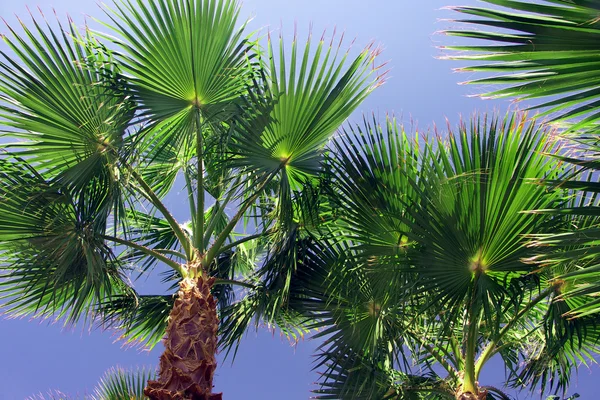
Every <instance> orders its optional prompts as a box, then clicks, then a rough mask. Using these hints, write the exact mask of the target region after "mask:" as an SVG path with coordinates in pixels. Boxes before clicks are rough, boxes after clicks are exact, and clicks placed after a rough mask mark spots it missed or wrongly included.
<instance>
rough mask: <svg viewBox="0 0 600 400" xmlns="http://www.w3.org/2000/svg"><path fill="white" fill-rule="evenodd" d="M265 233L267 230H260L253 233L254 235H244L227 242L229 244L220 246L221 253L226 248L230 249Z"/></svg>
mask: <svg viewBox="0 0 600 400" xmlns="http://www.w3.org/2000/svg"><path fill="white" fill-rule="evenodd" d="M266 233H267V231H263V232H260V233H255V234H254V235H248V236H244V237H243V238H241V239H240V240H236V241H235V242H232V243H229V244H226V245H225V246H223V247H222V248H221V253H224V252H226V251H227V250H231V249H233V248H234V247H236V246H239V245H240V244H243V243H246V242H249V241H251V240H254V239H258V238H259V237H261V236H263V235H265V234H266Z"/></svg>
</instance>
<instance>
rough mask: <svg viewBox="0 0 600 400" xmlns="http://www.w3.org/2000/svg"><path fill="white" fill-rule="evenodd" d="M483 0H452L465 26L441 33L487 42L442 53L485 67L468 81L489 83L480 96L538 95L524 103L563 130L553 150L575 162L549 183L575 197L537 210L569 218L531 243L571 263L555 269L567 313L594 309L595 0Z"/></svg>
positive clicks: (552, 260)
mask: <svg viewBox="0 0 600 400" xmlns="http://www.w3.org/2000/svg"><path fill="white" fill-rule="evenodd" d="M485 1H486V2H488V3H490V4H493V5H495V6H499V7H494V8H491V7H455V10H456V11H458V12H460V13H462V14H465V15H468V16H469V18H467V19H461V20H459V21H458V22H464V23H467V24H468V25H467V28H466V29H462V30H449V31H447V32H446V33H447V34H449V35H452V36H459V37H462V38H468V39H479V40H485V41H488V42H490V43H489V44H487V45H474V44H467V45H461V46H448V49H450V50H453V51H455V52H453V54H451V55H450V56H449V57H448V58H451V59H458V60H464V61H467V62H469V63H471V64H474V65H469V66H467V67H463V68H460V69H459V70H461V71H472V72H484V73H486V74H487V75H489V76H488V77H485V78H481V79H474V80H472V81H469V82H467V83H472V84H486V85H487V84H490V85H495V89H494V90H493V91H491V92H489V93H485V94H484V95H483V96H485V97H501V98H506V97H514V98H517V99H518V100H523V101H526V102H527V103H531V102H535V101H537V103H534V104H533V105H532V106H531V107H530V108H531V109H539V110H542V111H543V112H542V113H541V116H544V117H546V118H547V119H548V121H547V122H549V123H552V124H554V125H557V126H558V127H559V128H561V129H562V131H563V132H562V133H563V135H564V136H566V137H568V138H569V140H570V144H571V145H570V146H568V148H567V149H566V150H563V151H561V152H560V154H557V155H555V157H557V158H559V159H560V160H562V161H564V162H566V163H570V164H572V165H574V166H576V167H577V170H576V171H575V172H574V173H573V174H572V175H571V176H569V177H567V178H568V179H563V180H560V181H549V182H548V183H549V184H550V185H554V186H556V185H558V186H560V187H562V188H569V189H573V190H575V191H576V196H578V197H579V201H576V202H574V203H573V204H572V205H571V206H569V207H563V208H562V209H560V210H543V211H540V212H545V213H551V214H552V213H554V214H569V215H571V216H572V218H573V219H574V221H573V224H572V228H571V229H569V230H565V231H561V232H555V233H554V234H548V235H542V236H539V237H538V239H539V240H538V242H537V244H538V245H541V246H546V247H548V248H549V249H551V250H554V251H546V254H548V255H549V256H547V257H543V258H542V259H541V260H543V261H544V262H546V263H549V264H553V265H555V264H572V265H571V267H568V271H569V272H568V273H565V274H564V275H562V276H561V277H560V279H561V280H564V281H565V287H564V291H563V292H564V293H563V298H566V299H572V301H579V302H580V305H579V306H578V307H575V308H574V309H573V310H571V311H570V314H571V316H574V317H578V316H579V317H584V316H587V315H591V314H595V313H598V312H599V311H600V301H598V300H594V299H590V297H589V296H594V297H595V296H597V294H598V293H600V285H598V277H599V276H598V270H599V268H598V265H599V264H598V263H599V261H600V248H599V247H598V245H597V243H598V240H599V239H600V230H599V228H598V225H597V224H594V223H592V222H585V219H586V218H588V217H590V218H592V219H593V220H595V219H596V218H597V217H598V216H599V215H600V208H598V201H597V194H598V192H599V187H598V182H597V181H598V179H597V176H598V175H597V172H598V170H599V169H600V165H599V160H598V150H600V148H599V147H598V140H597V130H598V121H599V119H600V112H599V111H600V102H599V101H598V94H599V93H600V92H599V91H600V83H599V78H600V69H598V67H597V66H598V65H597V63H598V50H599V46H600V45H599V41H598V38H600V22H599V19H598V15H599V12H600V4H599V3H598V2H595V1H579V0H573V1H571V0H543V1H540V2H536V3H529V2H516V1H510V0H485ZM473 17H475V18H473ZM498 86H500V87H498ZM566 268H567V267H566ZM577 298H580V299H579V300H577Z"/></svg>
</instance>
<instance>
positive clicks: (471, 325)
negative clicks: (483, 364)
mask: <svg viewBox="0 0 600 400" xmlns="http://www.w3.org/2000/svg"><path fill="white" fill-rule="evenodd" d="M473 291H475V289H473ZM473 295H474V293H473ZM478 311H479V310H478V309H477V307H473V306H471V307H469V311H468V312H469V317H468V322H467V324H468V327H467V337H466V343H465V363H464V368H463V371H464V378H463V382H462V391H463V392H467V393H468V392H470V393H473V394H476V393H478V388H477V376H476V366H475V355H476V352H477V336H478V333H479V320H480V313H479V312H478Z"/></svg>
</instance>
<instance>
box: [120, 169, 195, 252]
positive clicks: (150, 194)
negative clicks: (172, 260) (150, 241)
mask: <svg viewBox="0 0 600 400" xmlns="http://www.w3.org/2000/svg"><path fill="white" fill-rule="evenodd" d="M125 165H126V166H127V170H128V171H129V173H130V174H131V176H133V178H134V179H135V180H136V181H137V183H138V184H139V185H140V186H141V187H142V189H143V193H142V194H144V195H145V197H146V198H147V199H148V200H149V201H150V202H151V203H152V205H153V206H154V207H156V209H157V210H158V211H160V212H161V213H162V215H163V216H164V217H165V219H166V220H167V222H168V223H169V226H170V227H171V229H172V230H173V233H174V234H175V236H177V239H179V241H180V242H181V247H183V249H184V251H185V255H186V260H191V259H192V258H193V251H192V246H191V243H190V241H189V239H188V237H187V235H186V234H185V232H183V229H182V228H181V226H180V225H179V223H178V222H177V220H175V217H173V215H172V214H171V213H170V212H169V210H168V209H167V207H166V206H165V205H164V204H163V202H162V201H160V199H159V198H158V196H157V195H156V193H154V191H153V190H152V188H151V187H150V185H148V183H146V181H145V180H144V178H142V176H141V175H140V174H139V173H138V172H137V171H136V170H135V169H134V168H133V167H132V166H131V165H129V164H127V163H126V164H125Z"/></svg>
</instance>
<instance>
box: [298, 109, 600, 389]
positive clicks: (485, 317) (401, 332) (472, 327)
mask: <svg viewBox="0 0 600 400" xmlns="http://www.w3.org/2000/svg"><path fill="white" fill-rule="evenodd" d="M546 132H547V130H546V129H544V128H542V127H539V126H537V125H536V124H535V123H533V122H530V121H528V120H527V119H526V118H525V117H524V116H522V115H508V116H506V117H505V118H503V119H501V118H498V117H491V118H485V117H478V116H475V117H474V118H473V119H471V121H469V122H468V123H462V124H461V125H460V126H459V129H458V132H450V133H449V137H448V139H447V140H444V139H442V138H440V137H437V138H436V139H427V138H423V139H422V138H419V136H415V138H414V139H413V138H411V137H410V136H408V135H407V134H406V133H405V132H404V131H403V129H402V128H401V127H399V126H397V125H396V123H395V122H394V121H392V120H389V121H388V122H387V124H386V126H384V127H381V126H379V125H377V123H376V122H374V123H371V122H369V121H366V122H365V124H364V125H363V126H357V127H353V128H352V129H350V130H347V131H346V136H345V137H344V136H342V137H340V138H336V140H335V142H334V146H333V149H332V154H331V157H332V161H331V168H332V172H333V174H334V179H333V182H332V188H333V193H332V198H335V199H337V202H336V203H335V204H336V206H335V207H334V208H333V211H332V213H333V215H339V218H338V220H337V221H336V223H335V224H334V225H332V226H331V228H332V229H333V234H332V235H331V240H330V243H329V244H327V245H326V246H324V247H325V248H324V249H319V250H318V251H313V252H311V253H310V256H309V260H310V261H311V263H310V265H311V269H310V271H312V272H311V273H309V274H306V275H304V274H302V275H296V276H295V278H296V279H299V280H302V283H300V284H298V287H300V288H304V289H302V290H299V291H298V292H292V293H293V294H292V295H290V304H295V302H296V303H297V306H296V307H297V309H299V310H305V312H308V314H307V316H308V317H310V319H311V320H314V321H316V322H314V323H313V325H309V327H313V328H315V327H316V328H318V329H320V332H319V334H318V336H323V337H324V338H325V339H326V343H325V345H324V347H323V349H322V350H323V353H322V358H321V360H320V365H322V366H326V368H327V369H326V370H325V371H324V382H325V379H327V377H329V376H331V377H332V383H331V385H329V386H327V384H326V385H325V387H324V389H323V391H322V392H321V393H322V394H323V395H324V396H325V397H324V398H348V397H351V394H350V393H358V392H360V391H364V393H365V394H366V396H367V397H368V396H372V394H370V395H369V393H370V392H369V391H370V390H379V389H377V387H379V388H380V389H382V390H384V392H386V390H389V389H390V388H395V387H396V386H395V383H394V382H396V381H395V380H394V379H393V378H390V377H393V373H392V372H394V371H397V373H399V374H405V375H407V376H409V375H412V374H414V373H415V372H416V371H415V372H413V371H412V369H413V368H416V367H417V366H421V368H434V366H435V368H434V369H433V370H432V371H436V372H439V371H440V370H442V371H443V370H445V372H446V373H447V376H446V377H441V378H439V379H438V380H434V381H435V385H433V386H435V388H430V389H435V390H432V391H431V392H430V393H431V395H432V396H434V397H433V398H436V397H435V396H438V395H440V396H443V394H441V393H440V392H439V391H440V390H441V389H443V388H444V387H445V388H446V389H447V390H448V391H447V392H446V393H449V394H448V395H449V396H451V397H452V396H454V395H456V393H458V390H461V389H460V388H461V385H462V384H463V383H461V382H462V380H463V378H462V375H461V373H462V374H464V373H465V372H464V371H465V368H466V367H465V366H466V365H468V364H469V363H476V364H477V365H476V366H475V369H474V370H475V374H474V376H475V379H477V376H478V374H479V371H480V370H481V367H482V366H483V365H484V364H485V363H486V362H487V360H488V359H489V357H490V355H491V354H495V352H498V351H500V349H502V346H503V345H504V342H502V340H503V338H505V337H506V335H507V334H508V333H507V332H508V331H510V332H512V329H515V330H516V331H519V329H520V328H519V327H518V325H517V323H518V322H519V321H521V319H525V318H524V317H523V314H524V313H526V312H527V310H530V309H531V308H534V307H535V306H536V304H547V303H548V302H549V301H550V300H549V298H550V297H549V296H550V294H551V293H553V291H554V290H555V289H554V286H553V283H552V282H553V281H552V278H553V277H550V278H545V280H544V282H543V284H540V280H539V279H540V277H539V275H538V273H539V272H538V269H539V266H538V265H535V264H532V263H531V262H529V261H527V259H528V258H531V257H533V256H535V255H537V254H539V253H540V250H539V249H536V248H531V247H529V246H528V239H527V236H528V235H530V234H533V233H538V232H539V233H544V232H549V231H552V230H553V229H555V228H556V227H557V226H561V224H564V219H563V218H562V217H554V216H548V215H544V216H542V215H535V214H532V213H528V212H526V211H528V210H535V209H539V208H544V207H547V208H553V207H555V206H557V205H560V204H562V203H563V202H564V201H565V200H564V199H563V197H562V193H560V192H559V191H549V190H548V189H547V187H545V186H544V185H542V184H540V182H541V181H542V180H543V179H544V178H549V179H553V178H558V177H560V176H562V175H561V174H563V172H561V168H560V165H559V161H558V160H556V159H553V158H550V157H547V156H546V155H545V152H549V151H551V150H552V149H553V146H554V144H553V142H552V139H551V138H548V136H547V135H546ZM315 271H319V273H317V272H315ZM312 277H314V278H312ZM542 289H543V291H542V293H541V294H539V293H540V290H542ZM296 293H297V294H296ZM536 296H537V297H536ZM537 317H538V319H537V320H536V322H534V324H539V325H535V326H533V327H529V328H528V330H525V332H526V333H525V334H524V335H525V336H526V335H527V332H529V331H532V332H536V331H539V332H541V333H542V337H543V339H542V342H543V343H547V344H548V346H551V345H552V346H554V344H555V343H558V342H561V341H562V343H563V344H564V340H565V338H570V339H566V340H567V341H568V340H571V339H574V341H573V343H577V339H576V336H574V334H573V332H575V331H570V332H571V333H566V331H565V330H564V329H562V328H560V329H558V330H557V329H555V328H553V327H555V326H556V327H561V326H563V327H564V326H565V325H564V321H565V319H564V317H562V319H559V320H557V322H556V323H557V325H552V323H550V322H548V325H544V324H545V323H546V322H545V321H546V320H548V321H550V320H551V318H550V316H545V314H544V313H540V314H539V315H537ZM561 324H563V325H561ZM559 331H560V333H559ZM544 332H548V334H547V337H546V336H544ZM522 337H524V336H522ZM467 343H470V344H467ZM470 346H472V347H470ZM512 346H513V347H512V348H513V349H514V348H516V349H519V348H521V347H520V344H518V343H517V342H515V343H513V344H512ZM563 347H564V346H563ZM593 351H596V350H591V352H593ZM514 354H517V356H516V357H517V359H519V356H518V354H519V353H510V354H508V353H507V357H508V358H507V359H508V360H511V359H512V358H514V357H515V356H514ZM564 354H566V353H561V354H559V353H553V354H552V355H551V356H549V358H548V360H551V362H560V357H563V356H564ZM571 354H572V353H571ZM590 354H591V353H590ZM509 356H510V357H509ZM511 357H512V358H511ZM527 357H528V356H524V358H522V359H521V360H524V359H525V358H526V359H527V360H529V361H530V360H531V359H534V356H532V357H531V358H527ZM477 358H479V360H477ZM349 359H357V360H359V361H357V362H358V364H356V365H354V366H350V367H349V368H350V372H352V373H350V372H348V371H347V370H346V367H347V365H346V364H347V363H346V361H344V360H349ZM525 362H526V361H523V363H525ZM369 363H375V364H377V367H375V366H374V365H371V364H369ZM514 364H518V362H516V361H515V362H514ZM369 365H370V366H369ZM573 365H574V364H573V363H570V364H568V365H567V364H565V367H564V368H560V369H556V371H559V372H560V374H562V376H561V377H560V379H559V381H560V382H561V383H560V384H561V385H564V384H565V378H566V377H568V376H570V373H571V370H572V367H573ZM423 366H424V367H423ZM374 368H375V369H374ZM375 370H378V371H379V373H383V376H384V377H385V376H387V377H388V378H384V379H383V381H386V382H388V384H387V385H388V386H386V385H383V386H382V385H381V381H379V379H376V378H375V377H374V376H372V373H374V371H375ZM385 371H387V372H385ZM421 372H422V371H421ZM363 373H364V374H363ZM352 374H354V375H352ZM518 374H519V372H515V376H518ZM389 379H391V380H389ZM409 381H410V380H407V381H406V382H409ZM434 381H430V382H429V383H432V382H434ZM377 382H380V383H377ZM402 382H404V381H402V379H399V380H398V382H397V383H398V385H399V387H398V390H400V389H401V388H406V386H405V385H406V384H408V383H406V382H404V383H402ZM530 382H531V381H529V383H530ZM537 382H539V381H537ZM440 385H441V386H440ZM560 387H564V386H560ZM386 388H387V389H386ZM457 388H458V389H457ZM490 390H493V388H491V389H490ZM442 392H443V391H442ZM344 393H346V394H345V395H344ZM394 393H395V392H394ZM452 393H454V394H452ZM403 395H408V394H403ZM496 395H498V396H500V398H501V396H502V393H501V392H497V393H496ZM327 396H329V397H327ZM392 398H393V397H392ZM442 398H443V397H442Z"/></svg>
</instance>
